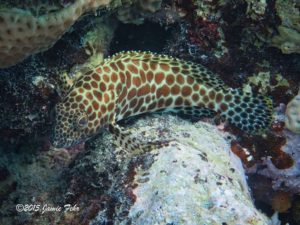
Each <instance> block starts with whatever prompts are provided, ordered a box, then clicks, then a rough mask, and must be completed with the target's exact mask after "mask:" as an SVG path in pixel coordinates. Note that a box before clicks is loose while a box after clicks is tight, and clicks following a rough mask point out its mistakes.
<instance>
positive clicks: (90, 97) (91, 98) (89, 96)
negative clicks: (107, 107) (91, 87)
mask: <svg viewBox="0 0 300 225" xmlns="http://www.w3.org/2000/svg"><path fill="white" fill-rule="evenodd" d="M85 96H86V97H87V98H88V99H90V100H93V95H92V93H91V92H87V93H86V94H85Z"/></svg>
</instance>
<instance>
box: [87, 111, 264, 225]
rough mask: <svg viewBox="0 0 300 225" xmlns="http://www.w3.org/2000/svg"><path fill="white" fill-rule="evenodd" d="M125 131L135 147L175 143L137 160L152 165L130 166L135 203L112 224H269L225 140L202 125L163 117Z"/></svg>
mask: <svg viewBox="0 0 300 225" xmlns="http://www.w3.org/2000/svg"><path fill="white" fill-rule="evenodd" d="M131 130H132V131H133V132H134V135H136V137H137V138H138V140H141V141H143V140H147V141H149V140H153V138H154V137H156V140H157V137H159V139H169V138H175V140H174V141H171V142H170V145H169V146H168V147H163V148H161V149H157V150H153V151H151V152H150V153H148V154H146V155H145V156H142V158H143V160H142V161H144V162H145V161H146V162H149V161H151V160H146V159H147V158H148V159H149V158H151V157H152V158H153V160H152V162H153V163H151V165H149V164H148V165H139V166H136V167H135V168H134V172H133V173H130V174H135V175H134V179H132V181H131V182H130V183H127V184H126V188H128V187H131V189H130V190H131V194H130V195H131V196H134V197H133V199H135V200H134V203H133V205H131V206H130V207H129V209H128V211H129V214H128V216H127V218H126V219H125V220H122V221H118V222H116V220H115V221H114V222H116V223H117V224H127V222H129V221H131V223H132V224H270V222H269V220H268V219H267V217H266V216H264V215H263V214H262V213H260V212H259V211H258V210H257V209H256V208H255V207H254V205H253V202H252V199H251V196H250V194H249V190H248V186H247V184H246V181H245V176H244V170H243V168H242V165H241V161H240V160H239V159H238V158H237V157H236V156H235V155H234V154H233V153H232V152H231V151H230V148H229V135H228V134H226V133H223V132H221V131H219V130H218V129H217V128H216V127H215V126H212V125H210V124H207V123H204V122H198V123H193V124H192V123H190V122H187V121H183V120H181V119H179V118H176V117H173V116H169V115H166V116H155V117H152V118H147V119H145V120H144V119H141V120H139V121H138V122H137V123H136V124H135V125H134V128H132V129H131ZM141 134H142V135H141ZM121 163H124V161H122V162H121ZM127 180H128V179H127ZM117 211H118V210H117ZM118 214H122V213H121V212H116V215H118ZM99 215H101V213H100V214H99ZM98 218H100V217H98ZM116 218H117V217H116ZM97 222H98V223H100V222H101V221H97ZM97 222H96V221H94V222H93V223H92V224H97Z"/></svg>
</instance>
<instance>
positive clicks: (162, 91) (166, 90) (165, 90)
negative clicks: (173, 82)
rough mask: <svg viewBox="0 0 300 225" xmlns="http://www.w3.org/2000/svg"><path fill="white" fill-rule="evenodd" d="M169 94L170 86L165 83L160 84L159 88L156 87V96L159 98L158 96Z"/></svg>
mask: <svg viewBox="0 0 300 225" xmlns="http://www.w3.org/2000/svg"><path fill="white" fill-rule="evenodd" d="M169 94H170V88H169V87H168V86H167V85H164V86H162V87H161V88H159V89H157V92H156V98H160V96H164V97H166V96H168V95H169Z"/></svg>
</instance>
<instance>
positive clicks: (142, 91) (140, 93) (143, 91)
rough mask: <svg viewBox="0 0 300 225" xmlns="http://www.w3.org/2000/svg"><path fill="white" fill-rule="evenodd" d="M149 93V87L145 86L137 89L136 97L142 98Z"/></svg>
mask: <svg viewBox="0 0 300 225" xmlns="http://www.w3.org/2000/svg"><path fill="white" fill-rule="evenodd" d="M149 93H150V85H149V84H145V85H144V86H143V87H141V88H139V90H138V93H137V95H138V96H143V95H146V94H149Z"/></svg>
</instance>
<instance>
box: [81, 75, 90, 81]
mask: <svg viewBox="0 0 300 225" xmlns="http://www.w3.org/2000/svg"><path fill="white" fill-rule="evenodd" d="M83 80H84V81H87V82H88V81H90V80H91V77H90V76H84V78H83Z"/></svg>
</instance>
